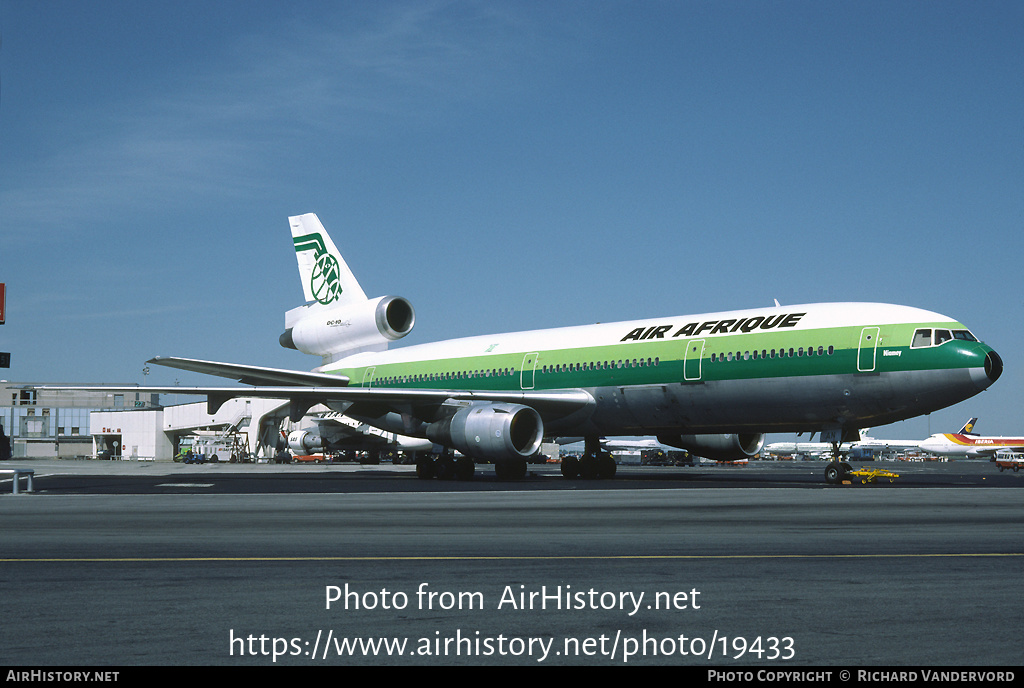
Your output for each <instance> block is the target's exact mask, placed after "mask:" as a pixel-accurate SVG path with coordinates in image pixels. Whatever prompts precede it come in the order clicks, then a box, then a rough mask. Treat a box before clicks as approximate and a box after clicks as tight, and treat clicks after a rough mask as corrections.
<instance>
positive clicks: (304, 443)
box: [288, 428, 324, 454]
mask: <svg viewBox="0 0 1024 688" xmlns="http://www.w3.org/2000/svg"><path fill="white" fill-rule="evenodd" d="M323 446H324V445H323V439H322V438H321V437H320V431H319V430H318V429H317V428H310V429H308V430H292V431H291V432H290V433H288V449H290V450H291V452H292V453H293V454H315V453H316V452H319V451H323Z"/></svg>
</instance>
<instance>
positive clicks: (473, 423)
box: [427, 402, 544, 461]
mask: <svg viewBox="0 0 1024 688" xmlns="http://www.w3.org/2000/svg"><path fill="white" fill-rule="evenodd" d="M427 438H428V439H429V440H430V441H431V442H435V443H437V444H442V445H444V446H446V447H454V448H455V449H457V450H459V451H460V452H462V453H463V454H465V455H466V456H471V457H473V458H477V459H488V460H491V461H500V460H505V459H521V458H528V457H531V456H533V455H534V454H536V453H537V452H538V451H539V450H540V445H541V442H542V441H543V439H544V422H543V421H542V420H541V418H540V414H539V413H537V412H536V411H535V410H533V409H532V408H530V407H529V406H521V405H519V404H502V403H492V402H484V403H480V404H473V405H472V406H467V407H464V408H461V409H459V410H458V411H456V412H455V414H454V415H452V416H449V417H448V418H445V419H444V420H439V421H437V422H436V423H432V424H430V425H429V426H427Z"/></svg>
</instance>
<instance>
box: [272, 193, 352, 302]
mask: <svg viewBox="0 0 1024 688" xmlns="http://www.w3.org/2000/svg"><path fill="white" fill-rule="evenodd" d="M288 223H289V224H290V225H291V228H292V241H293V242H294V243H295V258H296V260H298V262H299V277H300V278H301V279H302V290H303V293H304V294H305V296H306V302H307V303H312V302H314V301H315V302H319V303H321V304H323V305H325V306H337V305H342V304H347V303H359V302H362V301H366V293H365V292H364V291H363V288H362V287H360V286H359V282H357V281H356V278H355V276H354V275H353V274H352V271H351V270H350V269H349V267H348V265H347V264H346V263H345V259H344V258H342V257H341V253H339V252H338V248H337V247H336V246H335V245H334V242H333V241H331V236H330V235H329V234H328V233H327V230H326V229H324V226H323V224H321V223H320V218H318V217H317V216H316V214H315V213H307V214H306V215H298V216H295V217H289V218H288Z"/></svg>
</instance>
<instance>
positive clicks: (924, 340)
mask: <svg viewBox="0 0 1024 688" xmlns="http://www.w3.org/2000/svg"><path fill="white" fill-rule="evenodd" d="M933 332H934V335H935V336H934V339H933V337H932V334H933ZM954 339H959V340H961V341H964V342H976V341H978V340H977V339H975V337H974V335H973V334H971V333H970V332H969V331H967V330H953V331H952V332H950V331H949V330H940V329H936V330H934V331H933V330H931V329H930V328H921V329H919V330H915V331H914V341H913V342H912V343H911V345H910V348H912V349H921V348H924V347H926V346H939V345H940V344H945V343H946V342H949V341H952V340H954Z"/></svg>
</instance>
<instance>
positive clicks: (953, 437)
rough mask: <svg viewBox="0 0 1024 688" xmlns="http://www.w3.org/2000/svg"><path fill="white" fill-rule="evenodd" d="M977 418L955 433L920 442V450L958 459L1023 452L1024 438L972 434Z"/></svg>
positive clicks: (942, 434)
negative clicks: (1000, 452)
mask: <svg viewBox="0 0 1024 688" xmlns="http://www.w3.org/2000/svg"><path fill="white" fill-rule="evenodd" d="M977 421H978V419H977V418H972V419H971V420H970V421H968V423H967V425H965V426H964V427H963V428H961V430H960V432H956V433H937V434H935V435H932V436H931V437H929V438H928V439H926V440H924V441H923V442H921V450H922V451H926V452H928V453H929V454H938V455H939V456H947V457H950V458H959V459H978V458H985V457H991V456H994V455H995V453H996V452H998V451H1004V450H1005V451H1009V452H1024V437H984V436H982V435H976V434H974V433H973V432H972V430H974V424H975V423H976V422H977Z"/></svg>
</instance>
